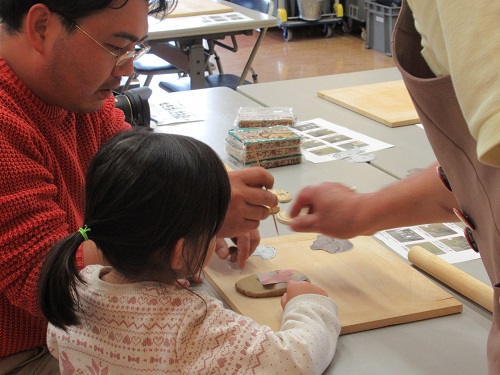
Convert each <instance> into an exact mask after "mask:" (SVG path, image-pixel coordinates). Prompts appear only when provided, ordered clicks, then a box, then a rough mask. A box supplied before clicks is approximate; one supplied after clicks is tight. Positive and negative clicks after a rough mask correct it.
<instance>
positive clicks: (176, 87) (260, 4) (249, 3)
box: [159, 0, 274, 92]
mask: <svg viewBox="0 0 500 375" xmlns="http://www.w3.org/2000/svg"><path fill="white" fill-rule="evenodd" d="M231 2H232V3H233V4H237V5H240V6H243V7H245V8H248V9H252V10H255V11H258V12H261V13H266V14H267V15H269V16H271V15H272V14H273V4H274V3H273V1H272V0H232V1H231ZM266 32H267V28H265V29H261V30H260V35H259V37H258V38H257V41H256V43H255V46H254V48H253V49H252V52H251V54H250V56H249V58H248V61H247V63H246V65H245V68H244V70H243V74H242V75H241V76H237V75H235V74H226V73H224V70H223V67H222V63H221V62H220V58H219V56H218V54H217V52H216V50H215V48H216V46H219V47H222V48H225V49H228V50H230V51H232V52H236V51H237V50H238V43H237V41H236V37H235V36H234V35H232V36H231V43H232V45H229V44H225V43H223V42H221V41H220V40H217V39H210V40H207V41H206V43H207V46H208V48H207V55H208V56H209V57H210V56H214V59H215V63H216V65H217V69H218V71H219V74H209V75H208V76H206V77H205V87H221V86H224V87H229V88H231V89H233V90H236V88H237V87H238V86H240V85H242V84H250V83H251V82H249V81H247V80H245V78H246V75H247V74H248V72H249V71H250V72H251V73H252V79H253V83H257V74H256V73H255V71H254V69H253V68H252V66H251V64H252V62H253V60H254V58H255V55H256V54H257V50H258V48H259V46H260V43H261V42H262V40H263V39H264V36H265V34H266ZM159 86H160V87H161V88H163V89H164V90H166V91H168V92H175V91H186V90H190V89H191V85H190V80H189V77H183V78H178V79H172V80H168V81H161V82H160V83H159Z"/></svg>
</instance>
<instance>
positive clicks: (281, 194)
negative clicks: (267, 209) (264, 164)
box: [268, 189, 292, 203]
mask: <svg viewBox="0 0 500 375" xmlns="http://www.w3.org/2000/svg"><path fill="white" fill-rule="evenodd" d="M268 191H269V192H271V193H273V194H274V195H276V196H277V197H278V202H280V203H287V202H290V201H291V200H292V194H291V193H290V192H288V191H286V190H281V189H269V190H268Z"/></svg>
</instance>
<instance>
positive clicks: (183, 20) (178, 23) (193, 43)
mask: <svg viewBox="0 0 500 375" xmlns="http://www.w3.org/2000/svg"><path fill="white" fill-rule="evenodd" d="M216 2H218V3H221V4H224V5H227V6H230V7H232V8H233V9H234V11H235V12H237V13H240V14H242V15H243V16H245V18H243V19H240V20H235V21H231V22H207V17H208V18H209V16H208V15H205V16H203V15H198V16H191V17H178V18H168V16H167V18H165V19H163V20H161V21H159V20H158V19H156V18H154V17H150V18H149V44H150V45H151V52H152V53H154V54H156V55H158V56H160V57H162V58H164V59H165V60H167V61H168V62H170V63H171V64H173V65H175V66H177V67H178V68H180V69H181V70H183V71H186V72H189V75H190V77H191V89H199V88H203V87H205V56H204V53H205V52H204V47H203V40H204V39H222V38H224V37H226V36H230V35H237V34H245V35H251V34H252V32H253V30H254V29H257V28H268V27H272V26H276V25H277V24H278V20H277V18H276V17H273V16H268V15H267V14H264V13H260V12H256V11H254V10H251V9H247V8H245V7H242V6H239V5H236V4H232V3H230V2H227V1H223V0H218V1H216ZM220 15H221V16H222V17H225V16H227V15H228V13H221V14H220ZM264 34H265V33H260V34H259V37H258V38H257V40H256V42H255V45H254V47H253V50H252V52H251V54H250V56H249V58H248V61H247V64H246V65H245V68H244V69H243V72H242V75H241V77H242V78H241V80H240V83H241V82H243V80H244V79H245V77H246V75H247V73H248V71H249V70H250V67H251V63H252V60H253V57H254V56H255V54H256V53H257V50H258V48H259V45H260V43H261V42H262V39H263V38H264ZM172 41H173V42H179V43H180V44H181V45H182V47H183V48H187V53H186V51H184V50H181V49H179V48H178V47H177V46H175V45H172V44H170V43H168V42H172Z"/></svg>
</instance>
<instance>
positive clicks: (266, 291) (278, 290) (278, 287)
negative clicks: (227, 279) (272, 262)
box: [235, 270, 310, 298]
mask: <svg viewBox="0 0 500 375" xmlns="http://www.w3.org/2000/svg"><path fill="white" fill-rule="evenodd" d="M272 273H275V274H277V275H271V274H272ZM278 273H281V274H278ZM259 275H260V276H261V278H262V277H267V278H268V281H270V278H271V277H276V276H277V277H278V278H279V277H280V276H281V275H285V276H284V277H286V280H287V281H288V280H296V281H301V280H303V281H308V282H310V280H309V278H308V277H307V276H306V275H304V274H303V273H302V272H299V271H295V270H279V271H271V272H263V273H254V274H252V275H249V276H247V277H245V278H243V279H240V280H238V281H237V282H236V284H235V287H236V290H237V291H238V292H239V293H241V294H243V295H245V296H248V297H253V298H262V297H280V296H282V295H283V294H285V292H286V288H287V281H282V282H277V283H273V284H268V285H263V284H262V282H261V281H260V280H259Z"/></svg>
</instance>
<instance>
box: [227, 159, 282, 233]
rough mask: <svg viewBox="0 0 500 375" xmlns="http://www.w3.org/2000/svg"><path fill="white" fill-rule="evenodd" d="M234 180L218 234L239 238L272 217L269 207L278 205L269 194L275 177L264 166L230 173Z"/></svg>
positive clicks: (273, 196) (230, 178)
mask: <svg viewBox="0 0 500 375" xmlns="http://www.w3.org/2000/svg"><path fill="white" fill-rule="evenodd" d="M228 175H229V180H230V183H231V202H230V203H229V208H228V211H227V214H226V218H225V220H224V225H223V226H222V229H221V230H220V232H219V234H218V237H219V238H221V237H225V238H233V237H239V236H241V235H243V234H246V233H248V232H250V231H252V230H255V229H257V228H258V226H259V223H260V221H261V220H264V219H266V218H267V217H268V216H269V209H268V208H267V207H265V206H269V207H274V206H276V205H277V204H278V198H277V197H276V195H274V194H272V193H269V192H268V191H266V190H265V189H263V187H266V188H268V189H270V188H272V187H273V184H274V178H273V176H272V175H271V174H270V173H269V172H268V171H266V170H265V169H264V168H260V167H252V168H247V169H244V170H240V171H231V172H228Z"/></svg>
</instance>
